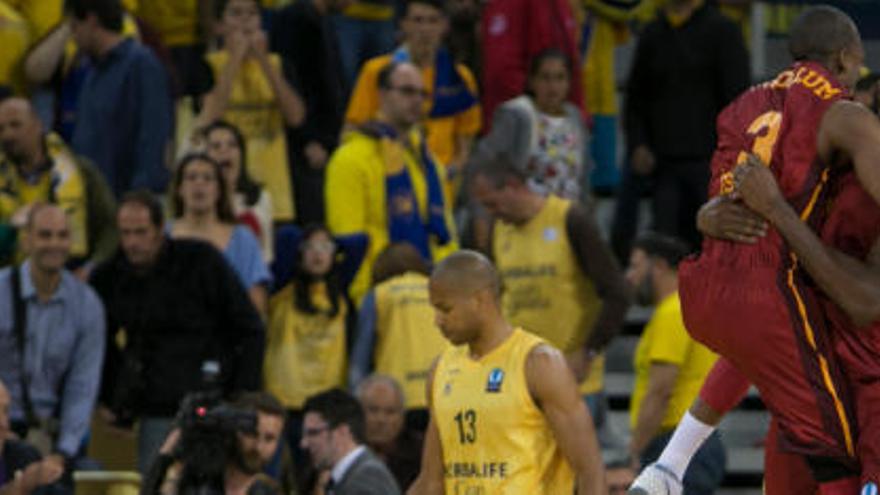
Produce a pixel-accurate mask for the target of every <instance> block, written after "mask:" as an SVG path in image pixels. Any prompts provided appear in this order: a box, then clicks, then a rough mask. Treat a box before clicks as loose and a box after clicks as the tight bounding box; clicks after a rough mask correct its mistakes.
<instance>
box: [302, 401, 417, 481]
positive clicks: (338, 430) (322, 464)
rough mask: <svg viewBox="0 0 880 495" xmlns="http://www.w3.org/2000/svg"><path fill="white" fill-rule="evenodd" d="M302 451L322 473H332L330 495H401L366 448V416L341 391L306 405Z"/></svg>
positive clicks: (384, 470)
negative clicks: (305, 452)
mask: <svg viewBox="0 0 880 495" xmlns="http://www.w3.org/2000/svg"><path fill="white" fill-rule="evenodd" d="M304 411H305V417H304V419H303V431H302V441H301V444H302V448H304V449H307V450H308V451H309V456H310V458H311V459H312V462H313V463H314V467H315V469H317V470H319V471H330V476H329V478H328V479H327V480H326V482H325V484H324V493H325V494H327V495H350V494H355V493H357V494H358V495H374V494H375V495H399V494H400V489H399V488H398V486H397V482H396V481H394V477H393V476H392V475H391V472H390V471H388V468H387V467H385V464H383V463H382V461H380V460H379V458H378V457H376V456H375V455H374V454H373V453H372V452H371V451H370V450H369V449H368V448H367V447H366V446H365V445H364V438H365V437H364V412H363V409H361V405H360V403H359V402H358V401H357V399H355V398H354V397H353V396H351V395H350V394H348V393H346V392H343V391H342V390H328V391H326V392H322V393H320V394H318V395H315V396H312V397H310V398H309V400H307V401H306V404H305V407H304Z"/></svg>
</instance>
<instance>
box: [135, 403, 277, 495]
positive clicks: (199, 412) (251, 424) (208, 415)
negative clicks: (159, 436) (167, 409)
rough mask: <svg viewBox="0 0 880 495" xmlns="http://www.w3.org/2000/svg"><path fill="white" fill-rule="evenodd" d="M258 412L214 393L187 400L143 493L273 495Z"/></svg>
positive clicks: (274, 490)
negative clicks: (261, 444) (266, 472)
mask: <svg viewBox="0 0 880 495" xmlns="http://www.w3.org/2000/svg"><path fill="white" fill-rule="evenodd" d="M257 424H258V420H257V413H256V411H254V410H245V409H241V408H238V407H233V406H230V405H227V404H223V403H219V401H217V400H216V398H215V397H214V396H212V395H211V394H192V395H190V396H188V397H187V398H186V399H185V400H184V404H183V406H182V407H181V410H180V412H179V413H178V417H177V418H176V419H175V428H174V429H173V430H172V432H171V433H170V434H169V435H168V438H166V440H165V443H164V445H163V446H162V448H161V449H160V451H159V456H158V457H157V459H156V461H155V463H154V464H153V467H152V468H151V469H150V472H149V474H148V476H147V479H146V481H145V483H144V489H143V493H145V494H157V493H158V494H163V495H165V494H169V495H170V494H182V495H186V494H206V495H207V494H211V495H213V494H227V495H244V494H248V495H275V494H278V493H280V492H279V490H278V489H277V487H276V485H275V483H274V482H273V481H272V480H271V479H269V478H268V477H266V476H265V475H263V474H261V473H262V469H263V465H264V462H263V458H262V456H261V455H260V448H259V441H258V428H257Z"/></svg>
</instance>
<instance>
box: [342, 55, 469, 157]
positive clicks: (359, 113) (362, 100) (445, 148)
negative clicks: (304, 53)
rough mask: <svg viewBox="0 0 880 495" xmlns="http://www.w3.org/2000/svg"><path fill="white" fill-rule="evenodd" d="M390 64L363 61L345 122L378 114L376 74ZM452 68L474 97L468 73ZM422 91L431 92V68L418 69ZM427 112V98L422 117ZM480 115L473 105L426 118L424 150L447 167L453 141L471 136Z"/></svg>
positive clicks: (382, 59) (383, 59) (386, 57)
mask: <svg viewBox="0 0 880 495" xmlns="http://www.w3.org/2000/svg"><path fill="white" fill-rule="evenodd" d="M390 62H391V55H382V56H381V57H376V58H372V59H370V60H367V61H366V62H365V63H364V65H363V67H362V68H361V72H360V74H359V75H358V79H357V83H355V86H354V90H353V91H352V93H351V98H350V99H349V101H348V110H347V111H346V112H345V122H346V123H348V124H353V125H360V124H363V123H364V122H366V121H368V120H370V119H372V118H374V117H375V116H376V113H377V112H378V111H379V72H381V71H382V68H383V67H385V66H386V65H388V64H389V63H390ZM456 69H457V70H458V73H459V74H460V75H461V78H462V79H463V80H464V83H465V85H467V87H468V89H469V90H470V91H471V93H473V94H474V96H476V94H477V83H476V80H475V79H474V76H473V74H471V71H470V70H469V69H468V68H467V67H465V66H464V65H461V64H457V65H456ZM422 78H423V79H424V83H425V90H426V91H428V93H429V94H433V92H434V66H433V65H431V66H428V67H424V68H422ZM430 109H431V98H430V96H429V97H428V98H426V99H425V115H427V114H428V112H429V111H430ZM481 119H482V113H481V111H480V106H479V105H478V104H475V105H474V106H472V107H470V108H469V109H467V110H465V111H463V112H461V113H458V114H456V115H453V116H449V117H439V118H427V119H426V120H425V133H426V134H427V136H428V149H429V150H431V153H433V154H434V156H435V157H436V158H437V161H438V162H439V164H441V165H444V166H445V165H448V164H449V162H451V161H452V159H453V158H454V157H455V142H456V138H457V137H458V136H475V135H476V134H477V132H479V131H480V124H481Z"/></svg>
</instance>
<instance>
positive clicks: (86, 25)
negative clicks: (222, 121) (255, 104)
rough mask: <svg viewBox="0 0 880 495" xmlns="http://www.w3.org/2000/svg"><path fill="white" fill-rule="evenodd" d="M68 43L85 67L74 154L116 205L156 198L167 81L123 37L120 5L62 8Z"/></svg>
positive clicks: (167, 131) (79, 1)
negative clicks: (95, 172)
mask: <svg viewBox="0 0 880 495" xmlns="http://www.w3.org/2000/svg"><path fill="white" fill-rule="evenodd" d="M66 10H67V15H68V16H69V18H70V23H71V24H70V25H71V30H72V33H73V39H74V41H76V44H77V47H78V48H79V49H80V50H81V51H82V52H83V53H85V54H86V55H87V56H88V57H89V58H91V59H92V62H93V64H94V68H93V69H92V70H91V71H90V72H89V74H88V75H87V76H86V79H85V81H84V82H83V87H82V90H81V92H80V94H79V110H78V114H77V122H76V125H75V128H74V131H73V139H72V145H73V149H74V150H75V151H76V152H77V153H78V154H81V155H84V156H86V157H87V158H89V159H91V160H92V161H93V162H94V163H95V164H96V165H97V166H98V168H99V169H100V170H101V171H102V172H103V173H104V175H105V177H106V178H107V182H108V183H109V184H110V187H111V189H113V192H114V193H115V194H116V196H117V198H118V197H119V196H121V195H122V194H123V193H125V192H127V191H130V190H133V189H139V188H147V189H150V190H152V191H154V192H162V191H164V190H165V185H166V183H167V180H168V171H167V169H166V167H165V156H166V151H167V146H168V144H169V140H170V138H171V132H172V127H173V120H172V119H173V103H172V99H171V91H170V88H169V84H168V74H167V73H166V71H165V69H164V67H162V65H161V63H160V62H159V60H158V59H157V58H156V57H155V56H154V55H153V54H152V52H150V50H149V49H148V48H146V47H144V46H143V45H141V44H140V43H139V42H138V41H136V40H134V39H132V38H127V37H124V36H122V34H121V30H122V18H123V10H122V6H121V5H120V3H119V0H68V1H67V2H66Z"/></svg>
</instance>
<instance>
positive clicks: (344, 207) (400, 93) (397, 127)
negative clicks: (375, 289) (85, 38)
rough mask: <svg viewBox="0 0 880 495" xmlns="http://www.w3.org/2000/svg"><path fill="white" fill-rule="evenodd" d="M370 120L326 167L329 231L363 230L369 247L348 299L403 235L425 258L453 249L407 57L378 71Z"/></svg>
mask: <svg viewBox="0 0 880 495" xmlns="http://www.w3.org/2000/svg"><path fill="white" fill-rule="evenodd" d="M377 84H378V87H379V98H380V108H379V113H378V114H377V115H376V117H375V120H371V121H368V122H366V123H364V124H363V125H361V126H360V127H359V128H358V129H357V130H354V131H352V132H350V133H349V134H348V135H347V136H346V138H345V142H344V143H343V144H342V146H340V147H339V148H338V149H337V150H336V152H335V153H334V154H333V157H332V158H331V159H330V163H329V165H328V167H327V182H326V187H325V194H326V198H325V201H326V206H327V226H328V227H329V228H330V230H331V231H332V232H333V234H334V235H346V234H366V235H367V236H368V237H369V249H368V251H367V255H366V259H365V260H364V263H363V264H362V265H361V269H360V271H359V272H358V274H357V275H356V277H355V279H354V282H353V283H352V285H351V289H350V294H351V296H352V299H353V300H354V301H355V302H356V303H358V304H359V303H360V300H361V298H362V297H363V296H364V294H365V293H366V291H367V289H368V288H369V285H370V273H371V269H370V267H371V266H372V265H373V262H374V260H375V259H376V256H377V255H378V254H379V252H381V251H382V250H383V249H385V247H386V246H388V244H389V243H392V242H406V243H409V244H411V245H412V246H413V247H415V248H416V249H417V250H418V251H419V254H420V255H421V256H422V257H423V258H424V259H425V260H438V259H440V258H442V257H443V256H445V255H446V254H449V253H451V252H453V251H455V250H456V249H457V242H456V240H455V232H454V230H453V229H454V227H453V223H452V215H451V209H450V205H449V202H448V201H446V199H445V198H444V193H443V182H442V181H443V177H444V174H443V169H442V168H441V167H440V166H439V165H438V164H437V163H436V162H435V161H434V156H433V154H432V153H431V152H430V151H429V149H428V144H427V143H426V140H425V137H424V134H423V133H422V132H421V131H420V130H419V129H418V128H417V126H416V125H417V124H418V123H419V122H420V121H421V119H422V104H423V103H424V100H425V96H426V92H425V85H424V81H423V79H422V75H421V74H420V72H419V69H418V68H416V66H414V65H412V64H411V63H408V62H391V63H390V64H388V65H387V66H386V67H384V68H383V69H382V70H381V71H380V72H379V75H378V78H377Z"/></svg>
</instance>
